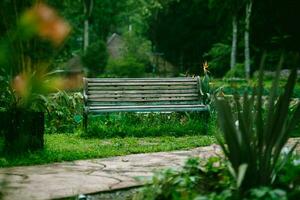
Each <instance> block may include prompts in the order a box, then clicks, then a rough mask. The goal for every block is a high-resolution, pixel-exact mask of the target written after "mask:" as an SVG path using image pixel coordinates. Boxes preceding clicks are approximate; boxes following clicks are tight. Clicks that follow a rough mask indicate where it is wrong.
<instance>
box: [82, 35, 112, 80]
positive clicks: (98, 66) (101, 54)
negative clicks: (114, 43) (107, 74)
mask: <svg viewBox="0 0 300 200" xmlns="http://www.w3.org/2000/svg"><path fill="white" fill-rule="evenodd" d="M81 60H82V63H83V65H84V67H86V68H87V69H88V70H89V76H91V77H95V76H97V75H99V74H101V73H103V72H104V69H105V66H106V64H107V60H108V52H107V49H106V44H105V43H104V42H103V41H101V40H99V41H98V42H95V43H93V44H91V45H90V46H88V48H87V50H86V52H85V53H84V54H83V55H82V57H81Z"/></svg>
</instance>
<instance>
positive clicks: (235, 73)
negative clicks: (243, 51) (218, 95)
mask: <svg viewBox="0 0 300 200" xmlns="http://www.w3.org/2000/svg"><path fill="white" fill-rule="evenodd" d="M225 78H245V67H244V64H243V63H238V64H236V65H235V66H234V68H233V69H230V70H229V71H228V72H227V73H226V75H225Z"/></svg>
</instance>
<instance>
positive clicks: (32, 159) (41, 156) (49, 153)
mask: <svg viewBox="0 0 300 200" xmlns="http://www.w3.org/2000/svg"><path fill="white" fill-rule="evenodd" d="M213 142H215V140H214V138H213V137H211V136H184V137H172V136H160V137H146V138H134V137H125V138H119V137H115V138H111V139H101V140H99V139H98V138H95V139H91V138H82V137H79V136H78V135H76V134H51V135H50V134H45V148H44V150H42V151H37V152H31V153H26V154H23V155H20V156H18V157H15V156H14V157H12V156H9V155H3V154H2V153H1V154H0V167H9V166H20V165H37V164H44V163H54V162H62V161H73V160H80V159H92V158H104V157H112V156H121V155H128V154H134V153H150V152H159V151H172V150H179V149H190V148H194V147H199V146H207V145H210V144H212V143H213ZM2 146H3V140H2V138H0V149H2Z"/></svg>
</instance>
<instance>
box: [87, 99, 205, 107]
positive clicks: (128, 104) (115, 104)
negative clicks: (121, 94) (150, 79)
mask: <svg viewBox="0 0 300 200" xmlns="http://www.w3.org/2000/svg"><path fill="white" fill-rule="evenodd" d="M199 104H201V102H199V101H198V100H197V101H159V102H155V101H152V102H151V101H150V102H114V101H113V102H111V101H108V102H88V104H87V105H88V106H143V105H144V106H148V105H149V106H157V105H199Z"/></svg>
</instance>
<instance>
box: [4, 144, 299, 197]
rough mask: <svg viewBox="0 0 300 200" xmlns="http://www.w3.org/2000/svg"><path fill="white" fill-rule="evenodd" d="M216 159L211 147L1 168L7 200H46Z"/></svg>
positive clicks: (118, 185) (141, 179) (142, 180)
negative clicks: (192, 159)
mask: <svg viewBox="0 0 300 200" xmlns="http://www.w3.org/2000/svg"><path fill="white" fill-rule="evenodd" d="M292 143H295V141H291V143H290V144H292ZM216 155H217V156H221V155H222V153H221V149H220V147H219V146H218V145H211V146H207V147H199V148H195V149H192V150H186V151H173V152H159V153H148V154H133V155H127V156H118V157H112V158H103V159H92V160H78V161H73V162H62V163H53V164H47V165H38V166H25V167H11V168H2V169H0V180H4V182H3V183H2V185H1V186H2V191H1V192H2V194H3V199H4V200H20V199H22V200H44V199H56V198H63V197H70V196H76V195H79V194H89V193H96V192H103V191H110V190H115V189H122V188H128V187H134V186H140V185H143V184H145V180H149V178H150V177H151V176H152V175H153V173H154V172H155V171H157V170H160V169H164V168H170V167H173V168H180V167H181V166H182V165H183V164H184V162H185V161H186V159H187V158H188V157H191V156H194V157H196V156H199V157H201V158H208V157H210V156H216Z"/></svg>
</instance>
